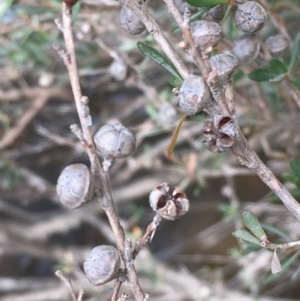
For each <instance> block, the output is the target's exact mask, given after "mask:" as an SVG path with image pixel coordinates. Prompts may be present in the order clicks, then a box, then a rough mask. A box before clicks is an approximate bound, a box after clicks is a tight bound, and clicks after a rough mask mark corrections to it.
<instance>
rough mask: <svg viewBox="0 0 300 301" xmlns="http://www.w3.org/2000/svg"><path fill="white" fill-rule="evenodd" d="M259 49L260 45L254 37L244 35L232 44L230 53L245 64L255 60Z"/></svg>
mask: <svg viewBox="0 0 300 301" xmlns="http://www.w3.org/2000/svg"><path fill="white" fill-rule="evenodd" d="M259 49H260V44H259V41H258V39H257V38H256V36H255V35H252V34H245V35H242V36H240V37H239V38H237V39H236V40H235V41H234V42H233V44H232V52H233V54H234V55H235V56H236V58H237V59H238V60H239V61H240V62H241V63H243V64H247V63H250V62H252V61H253V60H255V59H256V57H257V55H258V53H259Z"/></svg>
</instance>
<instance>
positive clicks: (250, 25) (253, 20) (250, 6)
mask: <svg viewBox="0 0 300 301" xmlns="http://www.w3.org/2000/svg"><path fill="white" fill-rule="evenodd" d="M266 20H267V14H266V12H265V10H264V8H263V7H262V6H261V5H259V4H258V3H256V2H246V3H244V4H242V5H240V6H239V7H238V9H237V11H236V13H235V22H236V25H237V27H238V28H239V29H240V30H241V31H244V32H248V33H254V32H257V31H258V30H260V29H261V28H262V27H263V26H264V25H265V22H266Z"/></svg>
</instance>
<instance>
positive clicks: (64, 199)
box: [56, 164, 93, 209]
mask: <svg viewBox="0 0 300 301" xmlns="http://www.w3.org/2000/svg"><path fill="white" fill-rule="evenodd" d="M56 191H57V194H58V196H59V199H60V201H61V203H62V204H63V205H64V206H65V207H67V208H69V209H74V208H77V207H79V206H81V205H83V204H84V203H86V202H87V201H89V200H90V199H91V198H92V196H93V181H92V176H91V173H90V171H89V169H88V168H87V167H86V166H85V165H84V164H72V165H69V166H67V167H66V168H65V169H64V170H63V171H62V173H61V174H60V176H59V178H58V180H57V185H56Z"/></svg>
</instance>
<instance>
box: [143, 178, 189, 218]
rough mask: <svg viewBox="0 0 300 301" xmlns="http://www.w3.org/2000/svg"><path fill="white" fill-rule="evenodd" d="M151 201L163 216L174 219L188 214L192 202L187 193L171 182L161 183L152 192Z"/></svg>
mask: <svg viewBox="0 0 300 301" xmlns="http://www.w3.org/2000/svg"><path fill="white" fill-rule="evenodd" d="M149 202H150V206H151V208H152V209H153V210H154V211H155V212H157V213H158V214H159V215H160V216H161V217H162V218H165V219H168V220H174V219H176V218H179V217H181V216H182V215H184V214H186V213H187V211H188V210H189V207H190V202H189V200H188V199H187V198H186V195H185V193H184V192H183V191H181V190H180V189H179V188H177V187H172V186H171V185H170V184H169V183H161V184H159V185H158V186H156V187H155V188H154V189H153V190H152V191H151V193H150V196H149Z"/></svg>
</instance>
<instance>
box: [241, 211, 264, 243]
mask: <svg viewBox="0 0 300 301" xmlns="http://www.w3.org/2000/svg"><path fill="white" fill-rule="evenodd" d="M243 223H244V225H245V226H246V227H247V228H248V229H249V230H250V231H251V232H252V233H253V234H254V235H255V236H256V237H257V238H258V239H260V240H261V241H265V240H266V238H267V236H266V233H265V232H264V230H263V228H262V227H261V225H260V223H259V221H258V220H257V218H256V216H255V215H254V214H253V213H252V212H247V211H245V212H244V213H243Z"/></svg>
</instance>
